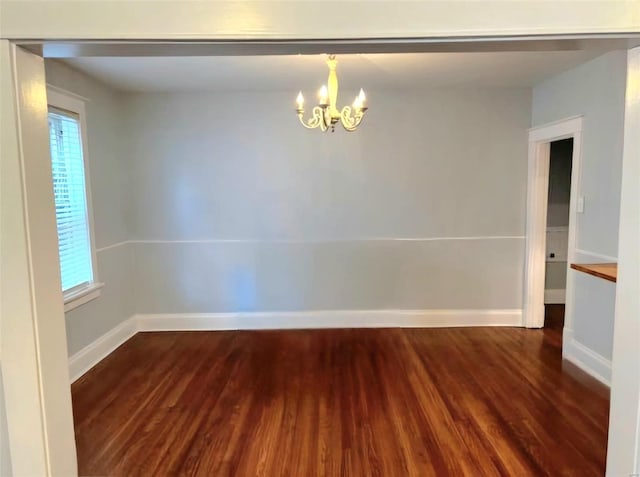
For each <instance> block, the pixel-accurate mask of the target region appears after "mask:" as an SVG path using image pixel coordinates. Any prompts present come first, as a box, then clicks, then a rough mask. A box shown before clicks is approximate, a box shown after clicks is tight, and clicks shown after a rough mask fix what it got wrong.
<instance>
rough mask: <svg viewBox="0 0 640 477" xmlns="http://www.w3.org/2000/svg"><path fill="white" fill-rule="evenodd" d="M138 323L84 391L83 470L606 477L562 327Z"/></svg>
mask: <svg viewBox="0 0 640 477" xmlns="http://www.w3.org/2000/svg"><path fill="white" fill-rule="evenodd" d="M552 321H553V320H551V321H550V322H549V324H550V326H549V327H547V328H545V329H544V330H525V329H515V328H458V329H453V328H452V329H360V330H320V331H228V332H226V331H225V332H163V333H140V334H138V335H136V336H134V337H133V338H132V339H131V340H129V341H128V342H127V343H125V344H124V345H122V346H121V347H120V348H119V349H118V350H116V351H115V352H114V353H113V354H112V355H110V356H109V357H108V358H107V359H105V360H104V361H102V362H101V363H100V364H99V365H98V366H96V367H95V368H94V369H93V370H91V371H90V372H89V373H87V374H86V375H85V376H84V377H82V378H81V379H80V380H78V381H77V382H76V383H74V384H73V386H72V393H73V405H74V417H75V424H76V440H77V444H78V461H79V471H80V474H81V475H121V476H136V475H141V476H169V475H202V476H227V475H228V476H256V475H261V476H268V477H274V476H288V477H290V476H301V477H311V476H384V477H388V476H402V477H405V476H420V477H422V476H431V475H433V476H438V477H442V476H449V475H451V476H474V477H476V476H485V475H486V476H492V475H505V476H517V477H520V476H543V475H550V476H561V475H575V476H580V477H585V476H592V475H593V476H596V475H597V476H601V475H603V474H604V466H605V453H606V437H607V419H608V404H609V402H608V390H607V389H606V388H605V387H604V386H602V385H600V384H598V383H597V382H596V381H594V380H593V379H591V378H589V377H587V376H586V375H584V374H583V373H582V372H580V371H579V370H577V369H576V368H574V367H573V366H571V365H569V364H567V363H563V362H562V360H561V351H560V346H561V331H562V328H561V325H560V327H559V328H558V326H557V325H556V326H554V325H553V324H552Z"/></svg>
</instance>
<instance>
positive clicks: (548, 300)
mask: <svg viewBox="0 0 640 477" xmlns="http://www.w3.org/2000/svg"><path fill="white" fill-rule="evenodd" d="M566 294H567V293H566V290H565V289H564V288H552V289H550V290H545V291H544V303H545V305H546V304H549V305H555V304H562V305H564V303H565V296H566Z"/></svg>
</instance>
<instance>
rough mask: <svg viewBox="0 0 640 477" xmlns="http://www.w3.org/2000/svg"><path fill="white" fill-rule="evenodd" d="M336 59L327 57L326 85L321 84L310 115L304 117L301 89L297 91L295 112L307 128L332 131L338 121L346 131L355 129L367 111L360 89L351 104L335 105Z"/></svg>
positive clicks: (330, 56) (336, 90) (332, 56)
mask: <svg viewBox="0 0 640 477" xmlns="http://www.w3.org/2000/svg"><path fill="white" fill-rule="evenodd" d="M337 65H338V60H336V55H329V57H328V58H327V66H328V67H329V79H328V80H327V85H325V86H322V88H320V91H319V92H318V105H317V106H314V107H313V109H312V110H311V117H310V118H309V119H306V120H305V119H304V97H303V96H302V91H300V92H299V93H298V97H297V98H296V103H298V107H297V108H296V113H298V119H299V120H300V122H301V123H302V125H303V126H304V127H305V128H307V129H315V128H320V130H321V131H322V132H326V131H328V130H329V129H331V132H334V131H335V129H336V124H337V123H338V121H339V122H340V123H341V124H342V127H344V128H345V129H346V130H347V131H355V130H356V129H357V128H358V126H359V125H360V123H361V122H362V118H363V117H364V113H365V112H366V111H367V107H366V105H365V101H366V97H365V95H364V91H362V89H361V90H360V94H358V96H356V99H355V100H354V102H353V106H345V107H344V108H342V110H339V109H338V108H337V106H336V102H337V99H338V75H337V74H336V66H337Z"/></svg>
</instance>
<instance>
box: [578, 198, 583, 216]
mask: <svg viewBox="0 0 640 477" xmlns="http://www.w3.org/2000/svg"><path fill="white" fill-rule="evenodd" d="M578 213H579V214H582V213H584V196H583V195H581V196H580V197H578Z"/></svg>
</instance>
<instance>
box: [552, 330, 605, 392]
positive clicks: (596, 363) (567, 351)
mask: <svg viewBox="0 0 640 477" xmlns="http://www.w3.org/2000/svg"><path fill="white" fill-rule="evenodd" d="M562 357H563V358H564V359H566V360H567V361H569V362H570V363H573V364H575V365H576V366H577V367H578V368H580V369H581V370H583V371H584V372H585V373H587V374H589V375H590V376H593V377H594V378H596V379H597V380H598V381H600V382H601V383H602V384H604V385H606V386H608V387H611V361H609V360H608V359H606V358H604V357H603V356H601V355H599V354H598V353H596V352H595V351H593V350H592V349H590V348H588V347H586V346H585V345H583V344H582V343H580V342H579V341H577V340H576V339H575V338H574V336H573V330H570V329H567V328H565V329H564V332H563V336H562Z"/></svg>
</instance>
